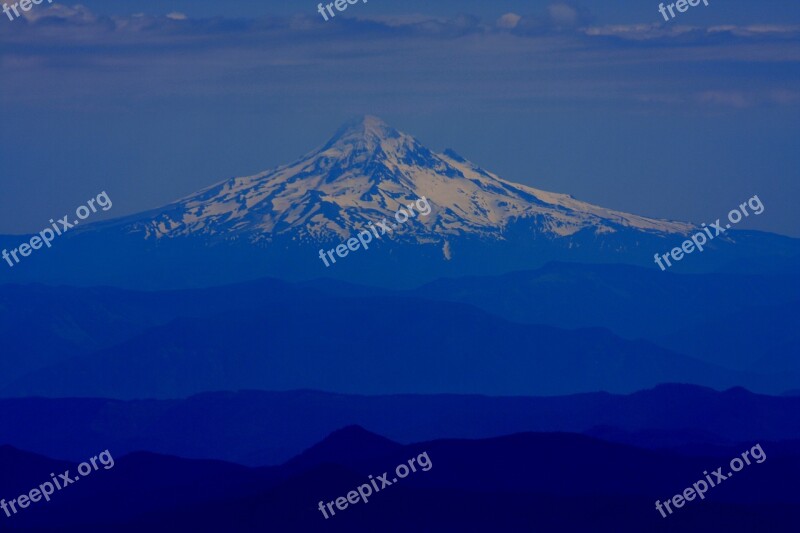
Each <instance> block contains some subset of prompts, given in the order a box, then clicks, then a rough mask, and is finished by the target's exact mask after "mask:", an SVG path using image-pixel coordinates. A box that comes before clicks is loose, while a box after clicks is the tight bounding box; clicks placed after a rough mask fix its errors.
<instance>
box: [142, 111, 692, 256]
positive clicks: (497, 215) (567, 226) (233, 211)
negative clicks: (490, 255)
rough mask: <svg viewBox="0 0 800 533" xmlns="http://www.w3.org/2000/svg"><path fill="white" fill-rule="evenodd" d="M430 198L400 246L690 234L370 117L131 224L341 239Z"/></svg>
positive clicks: (175, 232) (167, 230) (162, 233)
mask: <svg viewBox="0 0 800 533" xmlns="http://www.w3.org/2000/svg"><path fill="white" fill-rule="evenodd" d="M421 197H425V198H426V199H427V200H428V202H429V203H430V205H431V208H432V212H431V214H430V215H428V216H427V217H419V216H417V217H416V218H412V219H410V220H409V221H408V222H407V223H406V224H404V225H403V226H399V227H398V237H399V238H401V239H402V238H406V239H411V240H415V241H417V242H440V241H443V240H445V239H446V238H447V237H451V236H461V235H474V236H478V237H481V238H486V239H503V238H504V235H503V234H504V230H505V229H506V228H507V227H508V225H509V224H510V223H512V222H515V221H519V220H522V219H532V220H533V221H534V226H533V227H534V228H535V231H536V232H540V233H542V234H545V235H548V236H550V237H552V238H559V237H565V236H568V235H572V234H574V233H576V232H578V231H580V230H582V229H585V228H590V229H593V230H594V231H595V232H596V233H597V234H601V233H611V232H615V231H617V230H619V229H621V228H632V229H636V230H640V231H644V232H648V233H680V234H685V233H688V232H689V231H690V230H691V229H692V226H691V225H690V224H685V223H680V222H670V221H664V220H655V219H650V218H645V217H640V216H636V215H631V214H627V213H622V212H619V211H613V210H610V209H604V208H602V207H597V206H594V205H591V204H588V203H585V202H580V201H578V200H575V199H574V198H572V197H571V196H569V195H567V194H557V193H551V192H545V191H541V190H538V189H534V188H532V187H527V186H525V185H519V184H515V183H511V182H509V181H506V180H503V179H501V178H499V177H498V176H496V175H494V174H492V173H490V172H487V171H485V170H483V169H481V168H480V167H478V166H477V165H475V164H473V163H471V162H469V161H467V160H466V159H464V158H463V157H461V156H459V155H458V154H456V153H455V152H453V151H451V150H446V151H445V152H444V153H441V154H437V153H434V152H432V151H430V150H428V149H427V148H426V147H424V146H423V145H422V144H420V143H419V142H418V141H417V140H416V139H414V138H413V137H411V136H410V135H407V134H405V133H402V132H399V131H397V130H395V129H394V128H392V127H390V126H388V125H387V124H386V123H384V122H383V121H382V120H380V119H379V118H377V117H373V116H366V117H364V118H363V119H361V120H358V121H355V122H352V123H349V124H346V125H345V126H343V127H342V128H341V129H340V130H339V131H338V132H337V133H336V134H335V135H334V137H333V138H331V140H329V141H328V142H327V143H326V144H325V145H324V146H322V147H321V148H319V149H317V150H315V151H313V152H311V153H310V154H308V155H306V156H305V157H302V158H301V159H299V160H298V161H296V162H294V163H291V164H289V165H286V166H281V167H278V168H276V169H274V170H269V171H266V172H263V173H260V174H257V175H254V176H248V177H238V178H232V179H229V180H227V181H224V182H222V183H219V184H217V185H214V186H211V187H209V188H206V189H204V190H202V191H199V192H197V193H195V194H193V195H191V196H188V197H186V198H183V199H181V200H179V201H177V202H174V203H172V204H170V205H168V206H165V207H164V208H161V209H158V210H156V211H151V212H149V213H148V214H147V216H145V217H144V218H140V219H137V220H135V221H133V222H131V223H130V224H129V225H128V231H130V232H142V233H144V234H145V236H146V237H147V238H158V239H160V238H165V237H167V238H171V237H177V236H184V235H192V234H193V235H206V236H209V237H212V236H216V237H220V238H246V239H249V240H251V241H253V242H258V241H270V240H273V239H275V238H277V237H278V236H288V237H290V238H292V239H295V240H299V241H301V242H307V241H327V240H332V239H333V240H342V239H345V238H347V237H350V236H352V234H353V233H354V232H355V231H356V230H358V229H360V228H361V227H362V226H365V225H366V224H367V223H369V222H376V221H381V220H382V219H383V218H384V217H386V218H387V219H391V218H392V217H393V216H394V213H395V212H396V210H397V209H398V208H399V207H401V206H403V205H407V204H408V203H410V202H412V201H415V200H416V199H418V198H421Z"/></svg>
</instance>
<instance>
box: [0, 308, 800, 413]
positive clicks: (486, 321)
mask: <svg viewBox="0 0 800 533" xmlns="http://www.w3.org/2000/svg"><path fill="white" fill-rule="evenodd" d="M663 382H679V383H696V384H702V385H708V386H712V387H717V388H719V387H730V386H733V385H742V386H748V387H753V389H754V390H759V391H764V392H782V391H784V390H787V389H789V388H793V387H796V384H797V377H796V376H794V375H791V374H788V373H787V374H781V375H778V376H770V377H766V376H759V375H757V374H744V373H736V372H730V371H727V370H725V369H722V368H719V367H715V366H713V365H708V364H705V363H703V362H701V361H697V360H695V359H692V358H689V357H685V356H682V355H679V354H676V353H674V352H670V351H668V350H664V349H661V348H658V347H656V346H655V345H652V344H649V343H647V342H644V341H625V340H622V339H620V338H618V337H616V336H614V335H613V334H611V333H610V332H608V331H606V330H601V329H583V330H574V331H567V330H561V329H557V328H552V327H546V326H536V325H522V324H514V323H510V322H506V321H505V320H502V319H499V318H496V317H493V316H491V315H488V314H486V313H485V312H483V311H480V310H477V309H474V308H471V307H469V306H466V305H464V304H456V303H445V302H431V301H424V300H415V299H404V298H375V299H368V298H318V299H315V300H300V301H288V302H285V303H284V304H283V305H282V306H280V307H274V306H265V308H263V309H254V310H251V311H248V312H246V313H233V314H224V315H219V316H212V317H207V318H200V319H178V320H175V321H173V322H171V323H169V324H166V325H164V326H159V327H155V328H152V329H149V330H147V331H145V332H144V333H143V334H142V335H140V336H138V337H136V338H134V339H132V340H130V341H127V342H124V343H122V344H120V345H117V346H114V347H112V348H109V349H105V350H100V351H97V352H94V353H92V354H91V355H88V356H81V357H75V358H72V359H69V360H67V361H64V362H63V363H60V364H56V365H53V366H50V367H48V368H46V369H43V370H40V371H37V372H33V373H31V374H29V375H27V376H24V377H22V378H20V379H18V380H16V381H15V382H14V383H13V384H12V385H10V386H8V387H6V388H4V389H2V394H4V395H7V396H8V395H12V396H26V395H44V396H49V397H53V396H104V397H113V398H146V397H156V398H170V397H171V398H175V397H184V396H188V395H191V394H196V393H199V392H203V391H213V390H239V389H268V390H269V389H271V390H287V389H308V388H310V389H319V390H327V391H332V392H342V393H356V394H378V393H384V394H385V393H478V394H501V395H524V394H543V395H558V394H565V393H574V392H587V391H596V390H606V391H609V392H630V391H633V390H637V389H641V388H646V387H651V386H653V385H655V384H657V383H663Z"/></svg>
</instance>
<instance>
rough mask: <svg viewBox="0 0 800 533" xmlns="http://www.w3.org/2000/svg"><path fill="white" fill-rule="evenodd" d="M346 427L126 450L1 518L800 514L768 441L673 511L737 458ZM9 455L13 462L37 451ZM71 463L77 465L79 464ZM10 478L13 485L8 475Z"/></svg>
mask: <svg viewBox="0 0 800 533" xmlns="http://www.w3.org/2000/svg"><path fill="white" fill-rule="evenodd" d="M347 433H348V436H347V440H348V442H349V445H350V449H343V448H341V447H339V446H338V444H335V443H334V444H333V445H331V443H330V442H327V441H328V440H329V439H324V440H323V441H322V442H321V443H320V444H319V446H317V447H316V449H317V450H325V452H324V453H322V454H321V455H320V456H319V461H318V463H314V464H309V465H304V466H302V467H300V468H298V467H297V465H294V466H290V465H282V466H279V467H275V468H270V469H264V468H243V467H240V466H237V465H231V464H226V463H220V462H216V461H197V460H186V459H179V458H176V457H168V456H160V455H154V454H147V453H136V454H131V455H120V454H116V455H115V457H114V459H115V466H114V467H113V468H112V469H109V470H105V469H100V470H99V471H97V472H94V473H92V474H91V475H90V476H87V477H86V478H85V479H82V480H81V481H80V482H79V483H77V484H75V485H74V486H70V487H69V489H68V490H67V489H66V488H65V489H64V490H62V491H58V492H56V493H55V495H54V496H53V497H52V499H51V501H50V502H48V503H47V505H44V504H43V503H41V502H40V503H39V504H38V505H34V506H32V508H30V509H26V510H24V511H23V512H21V513H18V514H16V515H13V516H12V517H11V520H7V519H5V517H3V518H4V520H5V522H4V529H10V530H20V531H76V532H77V531H80V532H95V531H97V532H100V531H125V532H127V531H131V532H133V531H170V530H187V529H188V530H192V531H198V532H212V531H243V532H244V531H248V532H249V531H265V530H267V531H286V532H298V533H299V532H306V531H328V530H330V531H347V532H351V533H352V532H371V531H376V530H378V529H380V530H387V531H469V532H472V531H475V532H478V531H490V530H494V529H496V530H498V531H513V532H517V531H520V532H521V531H532V530H540V531H564V530H566V531H589V530H591V531H615V532H641V531H684V532H701V531H702V532H705V531H719V530H724V531H731V532H736V533H739V532H752V531H762V530H767V531H775V532H789V531H796V527H797V524H798V520H797V516H796V509H797V505H798V503H800V490H798V488H796V487H795V486H793V485H792V484H786V483H785V482H784V481H785V480H786V479H787V478H789V479H792V478H793V477H796V475H797V474H800V457H798V456H797V455H792V454H786V453H785V452H783V451H779V450H777V449H776V448H775V447H773V445H772V443H770V442H765V441H759V442H758V444H759V445H760V446H761V450H762V451H763V456H764V457H765V458H766V459H765V460H762V462H760V463H759V462H757V461H752V462H751V464H750V465H748V466H744V467H743V470H742V471H740V472H737V473H736V474H734V475H733V476H732V479H726V480H725V481H724V482H722V483H721V484H720V485H718V486H715V487H713V488H708V491H707V493H706V495H705V497H704V499H702V500H699V499H695V501H692V502H687V503H688V505H686V506H685V508H683V509H680V510H678V509H673V513H672V514H670V515H669V516H667V517H666V518H664V517H662V516H661V515H660V514H659V512H658V511H657V510H656V509H655V507H654V505H653V502H654V501H655V500H656V499H659V500H662V501H663V500H666V499H668V498H671V497H672V495H673V494H675V493H678V492H680V491H683V489H684V488H685V487H687V486H691V484H692V483H694V482H695V481H696V480H697V479H698V478H699V479H703V478H702V474H700V472H703V471H704V470H709V471H710V470H713V468H714V467H715V466H717V465H727V463H728V462H729V460H730V457H731V455H730V454H729V453H728V452H725V453H720V454H709V455H705V456H685V455H681V454H676V453H669V452H664V451H651V450H644V449H639V448H636V447H633V446H628V445H622V444H617V443H610V442H605V441H602V440H598V439H596V438H590V437H587V436H583V435H574V434H564V433H521V434H516V435H509V436H503V437H498V438H493V439H482V440H455V439H450V440H433V441H427V442H418V443H414V444H410V445H405V446H400V445H394V446H391V447H390V449H387V448H386V442H385V440H384V439H382V438H380V437H379V436H377V435H370V434H369V433H368V432H366V431H363V430H361V431H357V430H354V429H351V430H347ZM339 439H341V436H339ZM376 444H377V446H376ZM754 444H755V443H754ZM754 444H749V445H747V446H745V447H742V448H737V449H736V451H735V452H734V454H735V455H739V454H741V453H742V452H743V451H744V450H749V449H751V447H752V446H753V445H754ZM1 452H2V450H0V468H2V469H3V470H4V471H5V469H7V468H12V469H13V468H14V465H15V462H16V461H17V460H18V458H23V459H24V458H25V455H26V454H24V452H20V451H18V450H7V451H6V453H1ZM112 453H114V452H113V451H112ZM423 453H424V454H426V455H427V461H426V465H430V466H429V467H428V469H427V470H425V469H420V468H417V469H416V470H415V471H413V472H409V474H408V476H407V477H405V478H404V479H397V478H395V477H393V476H394V471H395V467H396V466H397V465H399V464H407V463H408V461H409V459H410V458H418V457H420V456H421V455H422V454H423ZM759 457H761V456H759ZM38 463H39V464H38V466H36V467H35V468H31V470H29V471H28V473H27V478H26V479H24V480H20V481H21V486H23V487H26V488H27V487H36V486H38V484H39V483H41V481H42V479H48V478H47V473H48V472H49V471H50V470H48V469H47V467H48V466H50V465H48V464H47V463H46V460H45V459H44V458H41V459H39V460H38ZM63 468H65V469H66V468H70V469H71V470H73V471H74V468H75V465H74V464H71V465H64V466H63ZM723 468H724V467H723ZM382 472H385V473H387V474H388V476H387V477H388V479H387V481H389V484H388V486H387V485H384V484H382V485H383V486H382V487H381V488H380V489H379V490H374V491H371V494H368V496H369V501H368V502H366V503H364V502H363V501H360V502H357V503H352V502H351V503H350V504H349V505H348V507H347V508H341V507H340V508H339V509H337V510H336V511H335V515H334V514H333V512H330V511H329V513H328V518H327V519H326V518H325V517H324V516H323V515H322V514H321V513H320V511H319V508H318V505H319V502H320V501H322V502H331V501H336V499H337V498H339V497H344V496H345V495H347V494H348V492H349V491H353V490H356V489H357V488H358V487H359V486H362V485H363V484H365V483H366V484H367V486H368V485H369V479H370V478H369V477H368V476H380V475H381V473H382ZM723 472H724V470H723ZM726 477H727V476H726ZM578 480H579V481H580V482H578ZM376 482H377V480H376ZM0 488H2V489H3V490H4V491H5V488H6V487H5V484H4V485H3V486H2V487H0ZM23 490H24V489H23ZM364 492H366V491H364ZM9 494H18V493H17V492H9ZM715 527H719V528H721V529H715ZM534 528H537V529H534Z"/></svg>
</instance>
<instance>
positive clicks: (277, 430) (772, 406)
mask: <svg viewBox="0 0 800 533" xmlns="http://www.w3.org/2000/svg"><path fill="white" fill-rule="evenodd" d="M698 406H701V408H700V407H698ZM0 412H2V413H4V414H3V423H2V424H0V443H6V444H10V445H13V446H14V447H16V448H20V449H25V450H30V451H32V452H35V453H39V454H42V455H48V456H55V457H62V458H65V459H70V460H73V461H83V460H84V459H85V458H86V457H91V456H92V455H94V454H96V453H97V451H98V450H97V449H96V448H97V443H98V442H102V443H103V447H104V448H109V449H111V450H112V451H114V453H115V456H116V455H123V454H128V453H131V452H135V451H148V452H153V453H159V454H166V455H176V456H180V457H186V458H193V459H217V460H222V461H229V462H233V463H239V464H245V465H250V466H264V465H276V464H281V463H284V462H286V461H289V460H290V459H291V458H292V457H295V456H298V454H301V452H303V451H304V450H305V452H304V453H302V454H301V455H300V456H299V457H298V458H296V459H294V461H293V462H292V464H294V465H295V466H296V465H297V464H298V463H299V464H300V465H302V464H312V463H313V464H321V463H322V462H323V461H322V459H320V457H322V456H324V454H326V453H329V452H331V451H332V450H335V451H337V453H338V454H339V456H340V458H341V459H342V460H344V459H347V461H348V464H349V463H350V462H352V461H351V459H352V458H353V457H355V455H353V456H352V457H347V456H345V453H346V452H347V451H348V450H351V449H352V440H353V438H354V437H359V432H357V431H337V430H338V429H339V428H346V427H348V426H353V425H358V426H361V427H363V428H366V429H367V430H368V431H371V432H375V433H379V434H381V435H385V436H386V437H388V438H389V439H391V440H393V441H396V442H402V443H409V442H419V441H424V440H433V439H480V438H489V437H499V436H502V435H508V434H512V433H521V432H526V431H536V432H571V433H589V434H593V435H598V436H601V438H604V439H605V440H619V441H621V442H629V443H633V444H635V445H636V446H638V447H640V448H650V449H677V448H680V449H681V450H685V453H689V452H691V454H693V455H697V454H698V452H702V451H703V450H704V449H705V448H707V447H710V446H713V447H716V448H721V447H726V448H729V447H731V446H734V447H735V446H738V445H739V444H740V443H741V444H746V443H753V442H758V441H772V442H778V441H781V442H790V441H794V442H795V443H796V442H798V441H800V397H798V396H793V397H775V396H764V395H760V394H754V393H751V392H747V391H745V390H743V389H730V390H727V391H724V392H717V391H714V390H712V389H707V388H702V387H696V386H689V385H660V386H658V387H656V388H654V389H650V390H645V391H641V392H637V393H634V394H630V395H615V394H607V393H588V394H576V395H569V396H559V397H522V396H519V397H488V396H477V395H410V394H406V395H378V396H357V395H344V394H331V393H324V392H316V391H287V392H266V391H240V392H219V393H204V394H199V395H196V396H192V397H190V398H186V399H175V400H126V401H120V400H109V399H101V398H82V399H79V398H18V399H17V398H11V399H0ZM330 434H333V435H331V438H330V439H328V441H327V444H326V446H324V447H319V446H314V445H315V443H317V442H319V441H320V440H321V439H323V438H324V437H325V436H326V435H330ZM372 445H373V448H374V449H377V450H380V451H382V452H388V451H391V450H392V446H393V445H391V444H389V443H388V442H386V441H382V440H380V439H378V440H376V441H375V442H373V443H372ZM751 445H752V444H751ZM798 453H800V448H797V447H795V454H798ZM351 454H355V451H352V452H351Z"/></svg>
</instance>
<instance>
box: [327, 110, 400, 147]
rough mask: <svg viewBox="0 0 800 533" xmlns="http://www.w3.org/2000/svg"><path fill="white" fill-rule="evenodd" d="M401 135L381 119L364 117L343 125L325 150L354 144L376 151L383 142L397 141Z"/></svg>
mask: <svg viewBox="0 0 800 533" xmlns="http://www.w3.org/2000/svg"><path fill="white" fill-rule="evenodd" d="M401 135H402V134H401V133H400V132H399V131H397V130H396V129H394V128H392V127H391V126H389V125H388V124H387V123H386V122H384V121H383V120H382V119H381V118H379V117H376V116H374V115H364V116H362V117H358V118H355V119H353V120H350V121H348V122H346V123H345V124H344V125H342V127H340V128H339V130H338V131H337V132H336V133H335V134H334V136H333V137H332V138H331V140H330V141H328V143H327V144H326V145H325V147H324V148H323V150H324V149H327V148H330V147H331V146H335V145H337V144H353V145H358V146H362V147H366V148H373V149H374V148H376V147H378V146H380V145H381V142H382V141H385V140H388V139H397V138H399V137H401Z"/></svg>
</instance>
